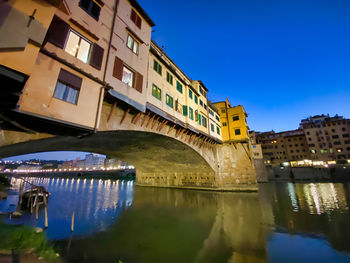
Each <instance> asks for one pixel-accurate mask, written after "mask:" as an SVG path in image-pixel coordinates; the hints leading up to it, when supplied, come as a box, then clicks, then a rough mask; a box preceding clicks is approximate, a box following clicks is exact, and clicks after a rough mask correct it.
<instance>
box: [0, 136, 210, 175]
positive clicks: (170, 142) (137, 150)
mask: <svg viewBox="0 0 350 263" xmlns="http://www.w3.org/2000/svg"><path fill="white" fill-rule="evenodd" d="M46 151H86V152H95V153H100V154H105V155H107V156H109V157H114V158H118V159H120V160H122V161H125V162H127V163H129V164H132V165H134V166H135V168H136V169H137V171H138V172H139V171H140V172H142V173H157V174H159V173H169V172H184V173H191V172H196V173H204V172H205V173H208V172H213V170H212V168H211V167H210V165H209V164H208V163H207V162H206V160H205V159H204V158H203V157H202V156H201V155H200V154H199V153H198V152H196V151H195V150H194V149H192V148H191V147H189V146H188V145H186V144H184V143H182V142H180V141H178V140H176V139H174V138H172V137H168V136H164V135H161V134H156V133H151V132H141V131H110V132H98V133H95V134H93V135H89V136H86V137H83V138H77V137H72V136H56V137H52V138H47V139H40V140H31V141H27V142H23V143H17V144H13V145H8V146H4V147H1V148H0V157H2V158H4V157H9V156H14V155H21V154H27V153H35V152H46Z"/></svg>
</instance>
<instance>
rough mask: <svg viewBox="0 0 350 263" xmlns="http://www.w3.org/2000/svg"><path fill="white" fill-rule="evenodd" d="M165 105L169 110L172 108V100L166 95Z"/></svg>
mask: <svg viewBox="0 0 350 263" xmlns="http://www.w3.org/2000/svg"><path fill="white" fill-rule="evenodd" d="M166 105H168V106H169V107H170V108H174V99H173V97H171V96H169V95H168V94H167V95H166Z"/></svg>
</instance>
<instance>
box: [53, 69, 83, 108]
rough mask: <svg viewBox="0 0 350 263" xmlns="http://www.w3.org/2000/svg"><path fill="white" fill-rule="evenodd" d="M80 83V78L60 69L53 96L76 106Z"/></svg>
mask: <svg viewBox="0 0 350 263" xmlns="http://www.w3.org/2000/svg"><path fill="white" fill-rule="evenodd" d="M82 81H83V80H82V78H80V77H78V76H76V75H74V74H72V73H70V72H68V71H66V70H64V69H61V71H60V74H59V76H58V79H57V84H56V88H55V92H54V94H53V96H54V97H55V98H57V99H60V100H64V101H66V102H69V103H72V104H77V102H78V96H79V92H80V87H81V83H82Z"/></svg>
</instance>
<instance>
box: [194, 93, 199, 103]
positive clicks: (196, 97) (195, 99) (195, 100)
mask: <svg viewBox="0 0 350 263" xmlns="http://www.w3.org/2000/svg"><path fill="white" fill-rule="evenodd" d="M194 102H195V103H196V104H198V96H197V95H194Z"/></svg>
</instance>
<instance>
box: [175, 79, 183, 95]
mask: <svg viewBox="0 0 350 263" xmlns="http://www.w3.org/2000/svg"><path fill="white" fill-rule="evenodd" d="M176 89H177V91H178V92H180V93H182V84H181V83H180V82H179V81H176Z"/></svg>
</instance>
